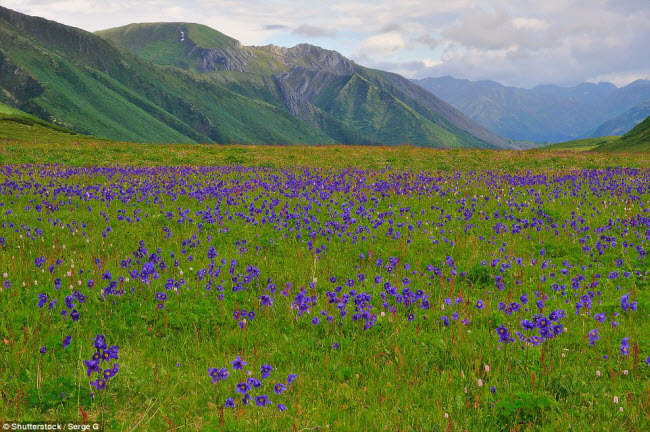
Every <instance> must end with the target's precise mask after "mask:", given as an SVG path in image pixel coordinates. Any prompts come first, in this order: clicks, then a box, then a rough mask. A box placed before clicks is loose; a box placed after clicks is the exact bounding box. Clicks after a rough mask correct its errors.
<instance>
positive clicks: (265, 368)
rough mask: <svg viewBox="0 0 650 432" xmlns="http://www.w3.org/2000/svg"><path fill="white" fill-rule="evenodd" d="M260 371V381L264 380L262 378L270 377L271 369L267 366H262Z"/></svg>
mask: <svg viewBox="0 0 650 432" xmlns="http://www.w3.org/2000/svg"><path fill="white" fill-rule="evenodd" d="M260 369H261V371H262V379H264V378H268V377H269V376H270V375H271V371H272V370H273V367H271V366H270V365H267V364H263V365H262V366H261V367H260Z"/></svg>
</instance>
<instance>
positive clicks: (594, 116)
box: [412, 76, 650, 142]
mask: <svg viewBox="0 0 650 432" xmlns="http://www.w3.org/2000/svg"><path fill="white" fill-rule="evenodd" d="M412 81H413V82H415V83H416V84H418V85H420V86H422V87H423V88H425V89H427V90H428V91H430V92H432V93H435V94H436V95H437V96H439V97H440V98H442V99H443V100H445V101H446V102H449V103H450V104H451V105H453V106H454V107H456V108H457V109H459V110H460V111H462V112H463V113H464V114H466V115H468V116H469V117H471V118H472V119H473V120H474V121H476V122H477V123H479V124H481V125H483V126H485V127H486V128H488V129H490V130H492V131H494V132H495V133H497V134H499V135H502V136H505V137H509V138H512V139H516V140H530V141H535V142H562V141H567V140H571V139H576V138H580V137H587V136H590V134H591V133H592V132H594V131H595V129H596V128H597V127H599V126H600V125H601V124H602V123H604V122H606V121H608V120H610V119H612V118H613V117H616V116H619V115H621V114H623V113H624V112H625V111H626V110H628V109H631V108H633V107H634V106H637V105H640V104H642V103H643V102H645V101H648V100H650V81H647V80H637V81H635V82H633V83H631V84H629V85H627V86H625V87H623V88H617V87H616V86H615V85H613V84H611V83H598V84H593V83H582V84H580V85H577V86H574V87H559V86H555V85H541V86H537V87H535V88H532V89H524V88H518V87H507V86H504V85H501V84H499V83H496V82H494V81H469V80H465V79H456V78H452V77H449V76H446V77H441V78H425V79H419V80H412Z"/></svg>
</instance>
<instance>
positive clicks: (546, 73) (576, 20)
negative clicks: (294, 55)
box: [3, 0, 650, 85]
mask: <svg viewBox="0 0 650 432" xmlns="http://www.w3.org/2000/svg"><path fill="white" fill-rule="evenodd" d="M3 5H4V6H5V7H9V8H11V9H16V10H18V11H21V12H24V13H28V14H30V15H38V16H44V17H45V18H48V19H53V20H56V21H59V22H62V23H64V24H68V25H73V26H76V27H81V28H84V29H86V30H90V31H94V30H99V29H103V28H108V27H116V26H121V25H126V24H129V23H132V22H152V21H190V22H199V23H201V24H205V25H208V26H210V27H213V28H215V29H217V30H219V31H221V32H223V33H225V34H227V35H229V36H231V37H234V38H236V39H238V40H240V41H241V42H242V43H243V44H245V45H262V44H266V43H276V44H279V45H295V44H297V43H300V42H309V41H310V39H312V38H316V37H320V38H326V39H320V41H321V42H319V43H322V44H323V45H324V47H325V48H330V49H332V48H334V49H338V50H339V51H341V52H342V54H344V55H347V56H350V57H353V58H354V59H355V60H357V61H359V62H360V63H361V64H366V65H368V66H371V67H379V66H381V67H385V68H388V69H389V70H391V71H394V72H398V73H403V74H405V75H409V76H418V77H424V76H439V75H445V74H450V75H454V76H458V77H463V78H469V79H492V80H495V81H501V82H503V83H504V84H509V85H535V84H537V83H558V84H571V83H577V82H581V81H585V80H588V79H596V78H598V77H612V78H611V79H613V80H617V81H618V82H621V81H622V80H624V79H626V78H625V77H637V76H641V77H645V78H648V76H647V75H645V76H644V74H647V71H648V70H650V60H649V59H648V55H647V52H648V48H647V45H648V41H649V40H650V3H648V1H647V0H544V1H538V0H534V1H533V0H520V1H516V2H513V1H512V0H454V1H448V0H329V1H318V0H305V1H303V2H302V3H300V5H299V4H298V3H297V2H295V1H294V0H274V1H272V2H269V1H267V0H185V1H182V2H181V1H178V0H144V1H138V2H134V1H129V0H61V1H57V0H4V1H3ZM362 60H363V62H362Z"/></svg>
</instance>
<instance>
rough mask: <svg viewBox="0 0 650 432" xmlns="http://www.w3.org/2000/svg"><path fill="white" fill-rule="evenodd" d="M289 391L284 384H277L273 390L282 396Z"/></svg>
mask: <svg viewBox="0 0 650 432" xmlns="http://www.w3.org/2000/svg"><path fill="white" fill-rule="evenodd" d="M286 389H287V386H285V385H284V384H282V383H277V384H276V385H275V387H274V388H273V391H274V392H276V393H277V394H282V392H283V391H285V390H286Z"/></svg>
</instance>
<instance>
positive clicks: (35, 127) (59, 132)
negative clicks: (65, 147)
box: [0, 103, 96, 145]
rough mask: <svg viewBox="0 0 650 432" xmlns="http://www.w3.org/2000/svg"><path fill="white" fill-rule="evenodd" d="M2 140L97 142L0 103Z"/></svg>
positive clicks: (0, 133)
mask: <svg viewBox="0 0 650 432" xmlns="http://www.w3.org/2000/svg"><path fill="white" fill-rule="evenodd" d="M0 140H8V141H9V140H11V141H16V140H18V141H21V142H43V141H49V142H54V143H56V144H57V145H58V144H61V143H70V142H76V143H86V142H90V141H94V140H96V138H95V137H93V136H88V135H80V134H78V133H76V132H74V131H71V130H70V129H66V128H64V127H61V126H57V125H55V124H52V123H48V122H46V121H43V120H41V119H39V118H37V117H34V116H32V115H29V114H27V113H25V112H23V111H21V110H19V109H17V108H13V107H10V106H8V105H4V104H2V103H0Z"/></svg>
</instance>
